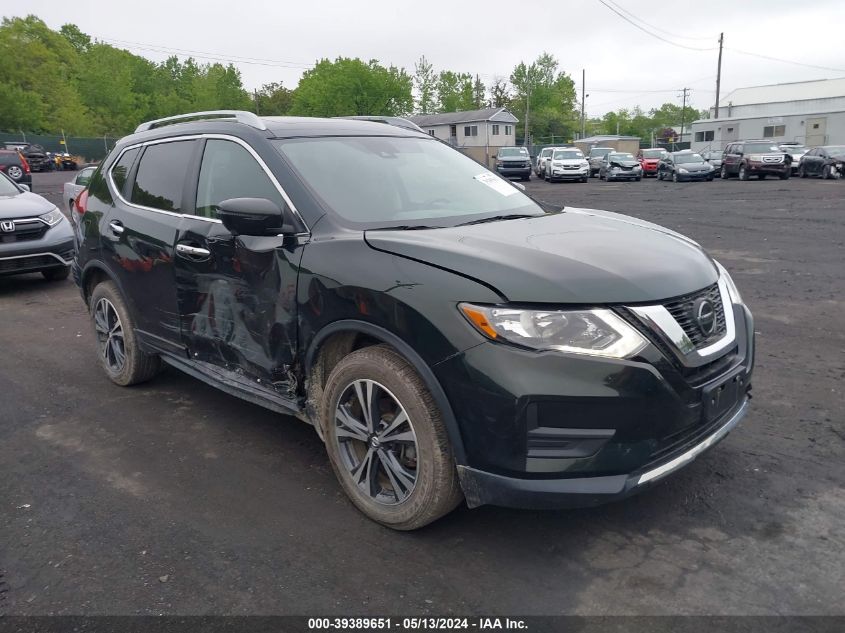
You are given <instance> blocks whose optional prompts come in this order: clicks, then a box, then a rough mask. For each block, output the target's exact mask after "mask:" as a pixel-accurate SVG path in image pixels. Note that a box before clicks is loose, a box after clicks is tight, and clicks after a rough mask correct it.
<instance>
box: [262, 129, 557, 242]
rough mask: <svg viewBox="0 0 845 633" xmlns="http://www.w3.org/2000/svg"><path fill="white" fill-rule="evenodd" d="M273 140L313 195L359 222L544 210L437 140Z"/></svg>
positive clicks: (436, 223)
mask: <svg viewBox="0 0 845 633" xmlns="http://www.w3.org/2000/svg"><path fill="white" fill-rule="evenodd" d="M274 145H275V146H276V148H277V149H278V151H279V152H280V153H281V154H282V156H284V157H285V158H286V159H287V160H288V162H289V163H290V164H291V166H292V167H293V168H294V169H295V170H296V172H297V173H298V174H299V176H300V177H301V178H302V180H303V181H304V182H305V184H306V185H307V186H308V187H309V189H310V190H311V193H312V194H313V195H314V197H315V198H317V199H318V200H319V201H320V203H321V204H322V205H323V206H324V207H325V208H326V209H327V210H329V211H332V212H334V213H335V214H337V216H339V217H340V218H342V219H343V220H345V221H346V222H348V223H351V224H352V225H354V226H355V227H356V228H364V229H372V228H389V227H399V226H408V227H410V226H414V227H415V228H418V227H424V226H431V227H442V226H455V225H456V224H460V223H463V222H466V221H471V220H475V219H481V218H484V217H486V216H494V215H511V214H527V215H543V214H544V213H545V212H544V211H543V209H542V208H540V206H539V205H538V204H537V203H535V202H534V201H533V200H531V198H529V197H528V196H526V195H525V194H524V193H522V192H521V191H520V190H519V189H517V188H516V187H515V186H514V185H513V184H511V183H510V182H508V181H506V180H503V179H502V178H500V177H499V176H498V175H497V174H493V173H492V172H490V171H488V170H487V169H485V168H484V167H482V166H481V165H479V164H478V163H476V162H475V161H474V160H472V159H471V158H468V157H466V156H464V155H463V154H461V153H460V152H458V151H456V150H454V149H452V148H450V147H448V146H446V145H444V144H443V143H441V142H439V141H436V140H434V139H422V138H408V137H324V138H302V139H288V140H277V141H274Z"/></svg>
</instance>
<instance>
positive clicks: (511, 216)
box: [455, 213, 542, 226]
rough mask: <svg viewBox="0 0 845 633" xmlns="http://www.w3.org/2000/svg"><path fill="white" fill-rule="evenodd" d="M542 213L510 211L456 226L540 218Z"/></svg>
mask: <svg viewBox="0 0 845 633" xmlns="http://www.w3.org/2000/svg"><path fill="white" fill-rule="evenodd" d="M539 217H542V216H541V215H537V214H536V213H510V214H507V215H494V216H492V217H489V218H481V219H480V220H472V221H470V222H462V223H461V224H456V225H455V226H469V225H470V224H484V223H485V222H498V221H499V220H519V219H520V218H539Z"/></svg>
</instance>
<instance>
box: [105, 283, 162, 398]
mask: <svg viewBox="0 0 845 633" xmlns="http://www.w3.org/2000/svg"><path fill="white" fill-rule="evenodd" d="M88 305H89V311H90V313H91V319H92V321H93V325H94V335H95V337H96V340H97V352H98V354H97V356H98V358H99V360H100V365H101V366H102V368H103V371H105V372H106V375H107V376H108V377H109V379H110V380H111V381H112V382H113V383H115V384H117V385H120V386H121V387H128V386H129V385H136V384H138V383H141V382H145V381H147V380H149V379H150V378H152V377H153V376H155V375H156V374H157V373H158V371H159V369H160V367H161V361H160V360H159V358H158V356H155V355H150V354H145V353H144V352H142V351H141V348H140V346H139V345H138V337H137V335H136V329H135V328H136V324H135V320H134V319H133V318H132V315H131V314H130V313H129V308H128V307H127V305H126V301H124V299H123V296H122V295H121V294H120V291H119V290H118V289H117V286H116V285H115V284H114V282H113V281H104V282H102V283H100V284H98V285H97V286H96V287H95V288H94V291H93V292H92V293H91V299H90V301H89V304H88Z"/></svg>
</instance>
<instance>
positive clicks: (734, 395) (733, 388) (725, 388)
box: [702, 368, 748, 423]
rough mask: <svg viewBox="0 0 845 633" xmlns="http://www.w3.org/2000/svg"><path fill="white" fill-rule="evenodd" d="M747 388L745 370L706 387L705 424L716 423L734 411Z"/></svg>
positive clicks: (704, 397)
mask: <svg viewBox="0 0 845 633" xmlns="http://www.w3.org/2000/svg"><path fill="white" fill-rule="evenodd" d="M747 387H748V385H747V384H746V376H745V369H744V368H743V369H740V370H738V371H735V372H734V373H732V374H730V375H729V376H727V377H725V378H723V379H722V380H720V381H719V382H717V383H715V384H713V385H710V386H709V387H705V388H704V391H703V394H702V404H703V405H704V420H705V423H710V422H714V421H715V420H717V419H719V418H720V417H722V416H723V415H725V414H726V413H727V412H728V411H730V410H731V409H733V408H734V407H735V406H736V404H737V403H738V402H739V399H740V398H741V397H742V395H743V394H744V393H745V390H746V389H747Z"/></svg>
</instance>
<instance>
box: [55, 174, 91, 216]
mask: <svg viewBox="0 0 845 633" xmlns="http://www.w3.org/2000/svg"><path fill="white" fill-rule="evenodd" d="M95 171H97V168H96V167H86V168H85V169H83V170H82V171H80V172H79V173H78V174H77V175H76V177H74V179H73V180H69V181H68V182H66V183H65V184H64V187H63V188H62V202H65V203H66V204H67V210H68V213H69V216H68V217H69V218H70V223H71V224H73V225H74V226H75V225H76V216H77V215H78V213H77V210H76V207H75V204H74V203H75V202H76V199H77V198H78V197H79V194H80V193H82V191H83V190H84V189H85V187H87V186H88V183H89V182H91V176H93V175H94V172H95Z"/></svg>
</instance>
